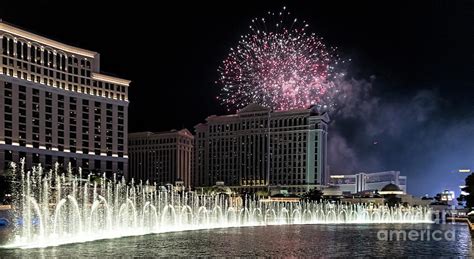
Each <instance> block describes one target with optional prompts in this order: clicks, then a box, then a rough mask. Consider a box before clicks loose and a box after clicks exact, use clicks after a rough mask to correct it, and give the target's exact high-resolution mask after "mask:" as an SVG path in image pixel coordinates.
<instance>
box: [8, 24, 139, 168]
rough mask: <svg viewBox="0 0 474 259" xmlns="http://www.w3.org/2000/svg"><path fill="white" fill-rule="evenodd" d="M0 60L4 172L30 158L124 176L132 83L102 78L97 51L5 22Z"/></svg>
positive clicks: (34, 161) (28, 163)
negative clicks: (23, 159) (49, 37)
mask: <svg viewBox="0 0 474 259" xmlns="http://www.w3.org/2000/svg"><path fill="white" fill-rule="evenodd" d="M0 55H1V63H0V171H2V170H4V169H5V168H6V167H7V166H8V164H9V162H10V161H14V162H18V161H19V160H20V158H22V157H25V159H26V166H27V167H31V166H32V165H37V164H38V163H41V164H42V165H43V166H44V167H46V168H48V167H51V166H52V165H53V164H54V163H55V162H59V163H60V164H61V166H64V167H65V166H67V164H69V163H71V164H72V166H73V168H77V167H79V166H80V167H82V168H83V170H85V171H89V170H91V171H93V170H96V171H97V172H107V173H111V172H121V173H123V174H126V172H127V167H128V165H127V161H128V159H127V141H126V140H127V131H128V130H127V117H128V115H127V113H128V87H129V84H130V81H128V80H124V79H120V78H117V77H112V76H107V75H104V74H102V73H101V71H100V58H99V53H97V52H93V51H89V50H85V49H80V48H77V47H73V46H69V45H66V44H63V43H60V42H57V41H54V40H51V39H48V38H45V37H43V36H39V35H36V34H33V33H30V32H28V31H25V30H22V29H19V28H17V27H15V26H12V25H9V24H6V23H4V22H2V21H0ZM0 173H1V172H0Z"/></svg>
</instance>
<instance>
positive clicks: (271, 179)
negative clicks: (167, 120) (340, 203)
mask: <svg viewBox="0 0 474 259" xmlns="http://www.w3.org/2000/svg"><path fill="white" fill-rule="evenodd" d="M328 122H329V117H328V115H327V114H319V113H318V112H317V111H316V109H314V108H313V109H299V110H290V111H275V112H272V111H271V110H270V109H268V108H264V107H261V106H259V105H257V104H250V105H248V106H247V107H245V108H244V109H242V110H240V111H239V112H238V113H237V114H232V115H226V116H210V117H208V118H207V119H206V122H205V123H201V124H198V125H196V126H195V130H196V139H195V149H196V151H195V154H196V158H195V173H194V176H195V178H194V186H195V187H201V186H211V185H214V184H215V183H216V182H220V181H222V182H224V184H225V185H227V186H230V187H231V188H234V189H237V190H238V191H248V192H254V191H257V190H260V189H262V190H268V189H271V188H285V189H287V190H288V191H290V192H293V193H301V192H305V191H307V190H309V189H311V188H314V187H317V186H320V185H322V184H325V183H326V163H327V161H326V160H327V159H326V157H327V154H326V153H327V144H326V142H327V123H328Z"/></svg>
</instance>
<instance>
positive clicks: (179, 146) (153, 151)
mask: <svg viewBox="0 0 474 259" xmlns="http://www.w3.org/2000/svg"><path fill="white" fill-rule="evenodd" d="M193 144H194V136H193V135H192V134H191V132H189V131H188V130H187V129H182V130H179V131H176V130H172V131H167V132H157V133H153V132H138V133H130V134H129V136H128V146H129V148H128V151H129V156H130V163H129V165H130V166H129V172H130V174H129V176H130V177H131V178H134V179H135V180H143V181H146V180H149V181H150V182H156V183H157V184H160V185H165V184H175V183H176V182H177V181H182V182H183V184H184V186H186V187H189V186H191V184H192V180H191V171H192V167H193V163H192V162H193V156H194V148H193Z"/></svg>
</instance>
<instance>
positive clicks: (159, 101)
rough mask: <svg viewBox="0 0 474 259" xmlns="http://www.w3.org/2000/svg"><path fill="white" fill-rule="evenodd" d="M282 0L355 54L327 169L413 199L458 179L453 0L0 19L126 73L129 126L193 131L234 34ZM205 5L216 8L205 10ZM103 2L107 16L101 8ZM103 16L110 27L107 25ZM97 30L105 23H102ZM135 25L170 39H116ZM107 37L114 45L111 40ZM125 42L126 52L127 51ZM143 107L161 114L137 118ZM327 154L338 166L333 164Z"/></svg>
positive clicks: (462, 133)
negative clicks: (368, 177) (368, 176)
mask: <svg viewBox="0 0 474 259" xmlns="http://www.w3.org/2000/svg"><path fill="white" fill-rule="evenodd" d="M284 5H286V6H287V7H288V10H290V11H291V12H292V13H293V14H295V15H296V16H298V17H301V18H302V19H306V20H307V21H308V22H309V23H310V24H311V30H312V31H313V32H315V33H316V34H317V35H319V36H322V37H324V39H325V40H326V41H328V42H329V43H331V44H332V45H335V46H337V47H338V49H339V51H340V52H341V54H342V55H343V56H344V57H345V58H350V59H352V61H351V65H350V69H349V74H350V76H351V77H352V78H355V80H354V81H352V82H353V83H352V84H351V86H354V88H356V90H360V92H357V93H356V94H354V96H355V97H356V98H354V102H351V103H350V105H347V106H346V107H343V108H342V109H341V111H340V113H338V114H334V115H331V118H334V122H333V123H332V124H331V125H329V129H330V130H329V132H330V133H329V135H328V137H329V141H328V143H329V154H330V155H329V159H330V162H329V165H330V166H331V168H332V170H334V172H335V173H355V172H357V171H376V170H379V171H380V170H400V171H401V172H402V173H403V174H404V175H407V176H408V177H409V178H410V183H411V184H410V186H409V191H411V192H413V193H415V194H418V195H422V194H425V193H429V194H433V193H435V192H437V191H439V190H440V189H445V188H450V189H454V188H457V187H458V185H459V183H460V182H462V176H459V174H454V173H451V172H455V171H456V169H457V168H459V167H473V166H472V162H470V161H472V159H471V160H469V159H468V157H469V156H471V157H472V155H473V154H472V149H470V148H469V146H471V145H472V141H471V140H469V139H468V136H469V132H470V130H471V129H472V128H473V127H472V125H473V124H472V112H473V110H474V109H472V101H471V100H472V97H473V95H474V94H473V92H472V89H471V88H470V87H469V67H470V65H469V64H470V59H469V58H471V57H470V56H469V55H467V56H465V55H463V53H464V50H466V49H468V46H469V43H470V42H469V38H468V37H467V36H468V35H469V30H470V29H471V28H469V27H468V26H467V24H468V17H467V14H466V12H465V11H463V10H464V7H465V5H464V3H462V2H460V3H457V4H455V5H449V6H448V5H447V4H445V3H443V2H428V3H417V4H416V5H410V6H411V8H409V9H406V8H404V6H403V5H402V4H400V5H394V6H392V8H388V9H390V10H387V9H386V8H384V7H383V6H380V5H377V4H374V3H370V4H369V3H367V4H366V5H367V6H369V5H370V6H371V7H372V8H366V7H367V6H365V5H360V4H357V5H354V6H352V5H351V4H349V3H345V5H346V6H348V5H349V6H348V8H344V10H339V9H338V8H334V6H335V5H337V3H335V4H329V3H324V4H323V3H315V4H309V3H304V4H300V5H296V4H290V3H288V4H286V3H283V2H272V3H258V4H253V5H252V6H253V7H254V8H252V10H248V9H246V8H245V6H244V5H242V6H241V5H236V6H234V8H227V7H226V6H223V5H219V4H216V5H211V4H202V5H201V4H199V5H197V4H196V5H194V6H190V7H189V8H181V7H179V6H171V7H166V9H169V10H174V11H177V10H180V12H177V13H178V15H177V18H176V19H175V20H168V19H165V18H160V17H156V16H153V15H152V14H153V13H154V12H155V11H147V10H145V9H147V8H146V6H141V7H139V6H131V7H130V6H128V5H127V6H122V5H117V6H114V7H110V6H108V5H107V6H106V5H104V6H100V5H96V6H95V8H97V12H98V13H101V14H103V15H102V16H101V17H100V19H101V23H100V24H101V25H100V26H96V23H95V22H93V21H87V20H85V21H83V20H81V21H71V22H70V23H68V26H61V24H58V23H57V17H42V16H41V15H42V13H44V12H46V11H52V10H55V8H57V7H55V4H54V2H46V3H42V4H41V5H38V6H37V8H32V9H30V10H27V11H26V12H28V15H23V14H21V15H20V14H19V13H16V12H13V11H12V10H14V9H15V8H16V6H14V4H11V3H10V4H9V5H7V6H5V8H2V10H1V11H0V17H1V18H2V19H4V20H5V21H7V22H11V23H12V24H15V25H19V26H21V27H24V28H25V29H27V30H31V31H33V32H36V33H39V34H42V35H47V36H50V37H52V38H54V39H57V40H59V41H61V42H66V43H71V45H73V46H78V47H82V48H86V49H91V50H93V51H97V52H99V53H101V54H102V57H103V60H101V61H102V62H101V63H102V67H103V68H104V70H105V71H113V72H114V73H116V74H118V75H121V76H122V77H124V78H127V79H131V80H132V81H133V83H132V87H131V91H130V94H129V95H130V100H131V106H130V132H136V131H162V130H170V129H172V128H176V129H180V128H183V127H186V128H188V129H192V127H193V126H194V125H196V124H197V123H198V122H200V121H202V119H203V118H206V117H207V116H209V115H212V114H217V115H222V114H229V113H228V112H226V111H225V110H224V108H223V107H221V106H220V105H219V103H218V102H217V101H216V100H215V97H216V96H217V92H218V88H217V87H216V85H215V84H214V81H215V80H216V79H217V77H218V73H217V71H216V69H217V67H218V65H219V64H220V62H221V61H222V60H223V58H224V57H225V55H226V53H227V51H228V48H230V47H231V46H233V45H234V44H235V42H236V41H237V40H238V35H241V34H244V33H245V32H246V31H247V26H248V23H249V21H250V20H251V19H252V18H254V17H258V16H261V15H262V14H264V13H265V12H266V11H270V10H272V11H273V10H279V9H280V8H281V7H282V6H284ZM211 6H212V7H214V8H218V9H219V10H220V12H213V11H212V9H211ZM349 7H351V8H349ZM78 8H83V7H78ZM109 9H112V10H113V11H114V12H110V13H109V12H107V10H109ZM445 9H446V10H445ZM33 10H34V11H33ZM374 10H376V11H374ZM423 10H430V12H424V11H423ZM84 12H85V13H87V9H86V8H85V9H84ZM125 13H144V15H143V16H142V17H141V18H139V19H122V20H120V19H119V20H118V21H117V19H115V15H117V14H121V15H122V16H123V15H125ZM438 14H439V16H437V15H438ZM57 15H58V17H59V19H62V18H65V17H66V16H67V14H65V13H62V12H57ZM39 17H41V18H44V19H38V18H39ZM151 17H153V18H151ZM437 17H440V18H439V19H436V18H437ZM443 18H444V19H443ZM32 20H35V23H32ZM374 20H377V21H380V22H378V25H373V21H374ZM112 22H113V24H114V25H116V26H112V27H111V25H112ZM167 23H172V24H174V25H176V26H177V27H174V26H166V24H167ZM161 24H163V25H162V26H160V25H161ZM368 24H370V26H365V25H368ZM105 27H107V28H109V29H108V30H107V31H104V30H103V29H101V28H105ZM156 28H159V29H156ZM176 28H179V29H176ZM229 28H231V29H229ZM133 30H136V34H137V35H143V36H144V37H143V38H142V39H149V37H148V36H152V35H153V33H161V34H163V35H167V39H168V40H167V41H160V42H159V43H158V45H155V46H156V47H154V48H149V51H146V50H145V49H143V48H140V47H142V46H144V45H142V44H146V43H147V41H146V40H145V41H139V40H137V38H134V37H132V36H130V37H124V36H123V35H124V33H125V32H129V31H133ZM160 30H162V31H160ZM126 35H128V34H126ZM145 36H146V37H145ZM109 41H113V42H114V43H115V44H114V45H113V46H110V45H109V44H108V42H109ZM151 42H153V41H152V40H151ZM171 42H172V44H171ZM148 43H149V42H148ZM128 48H129V49H133V51H126V50H127V49H128ZM440 50H442V51H440ZM116 53H121V54H120V55H118V54H116ZM145 53H146V54H147V55H145ZM443 53H444V54H443ZM131 64H140V65H131ZM151 64H154V65H158V66H150V65H151ZM203 64H204V65H203ZM452 64H456V65H452ZM156 70H158V73H157V72H156ZM359 97H360V98H359ZM362 97H364V98H365V99H363V100H362ZM170 100H173V101H170ZM176 100H179V101H176ZM150 105H152V106H151V108H152V109H153V111H154V112H155V113H156V114H157V117H158V116H159V117H160V118H161V119H160V120H152V119H144V118H142V117H141V116H140V114H143V113H144V112H146V111H147V109H149V108H150ZM196 107H198V108H196ZM355 107H357V109H356V108H355ZM170 110H172V111H173V112H169V111H170ZM460 110H461V111H463V112H459V111H460ZM356 113H357V115H351V114H356ZM176 114H179V115H180V116H176ZM439 125H445V126H444V127H440V126H439ZM348 128H358V129H361V130H357V131H354V130H348ZM466 141H467V143H466ZM335 157H337V159H341V160H344V161H347V163H344V164H345V165H344V166H341V163H336V162H337V160H335ZM338 167H339V168H338ZM427 172H429V175H430V176H431V177H429V179H426V174H427ZM411 186H417V188H414V187H411ZM411 188H414V189H411Z"/></svg>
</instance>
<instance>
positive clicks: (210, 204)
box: [5, 164, 431, 248]
mask: <svg viewBox="0 0 474 259" xmlns="http://www.w3.org/2000/svg"><path fill="white" fill-rule="evenodd" d="M23 167H24V165H23V164H22V165H21V167H20V170H19V172H18V177H19V179H18V181H17V186H16V187H15V188H16V191H17V194H16V195H15V196H16V198H17V200H16V201H15V204H14V208H15V213H16V217H17V220H16V222H17V224H16V226H15V231H14V233H15V234H14V236H13V237H12V238H11V242H10V243H9V244H7V245H6V246H5V247H21V248H30V247H46V246H55V245H60V244H66V243H76V242H86V241H91V240H97V239H109V238H116V237H122V236H133V235H144V234H151V233H161V232H169V231H185V230H196V229H210V228H227V227H243V226H264V225H281V224H341V223H346V224H352V223H356V224H361V223H363V224H366V223H427V222H431V211H430V210H429V209H427V208H421V207H416V208H415V207H391V208H389V207H387V206H376V205H367V204H353V205H349V204H332V203H317V202H305V201H301V202H292V203H288V202H287V203H285V202H262V201H259V200H258V199H255V198H254V197H250V196H247V197H244V198H241V197H229V196H227V195H205V194H200V193H199V191H197V192H180V193H178V192H176V191H174V190H161V189H159V188H157V186H156V184H150V183H149V182H148V181H147V182H145V183H143V182H142V181H140V182H139V183H138V184H135V183H134V182H133V180H132V183H131V184H127V183H126V182H125V180H124V179H120V180H118V179H117V178H116V176H115V175H114V176H113V179H112V180H110V179H107V178H106V177H105V174H104V176H103V177H101V178H100V180H97V179H94V180H93V179H91V176H90V175H89V176H88V177H86V179H83V177H82V172H81V171H80V169H79V173H78V175H73V174H72V169H71V168H70V167H69V168H68V170H67V174H60V173H58V165H56V166H55V168H54V169H53V170H50V171H48V172H43V169H42V168H41V166H38V167H35V168H33V170H32V171H28V172H25V170H24V168H23ZM14 168H15V167H14ZM15 170H16V169H15Z"/></svg>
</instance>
